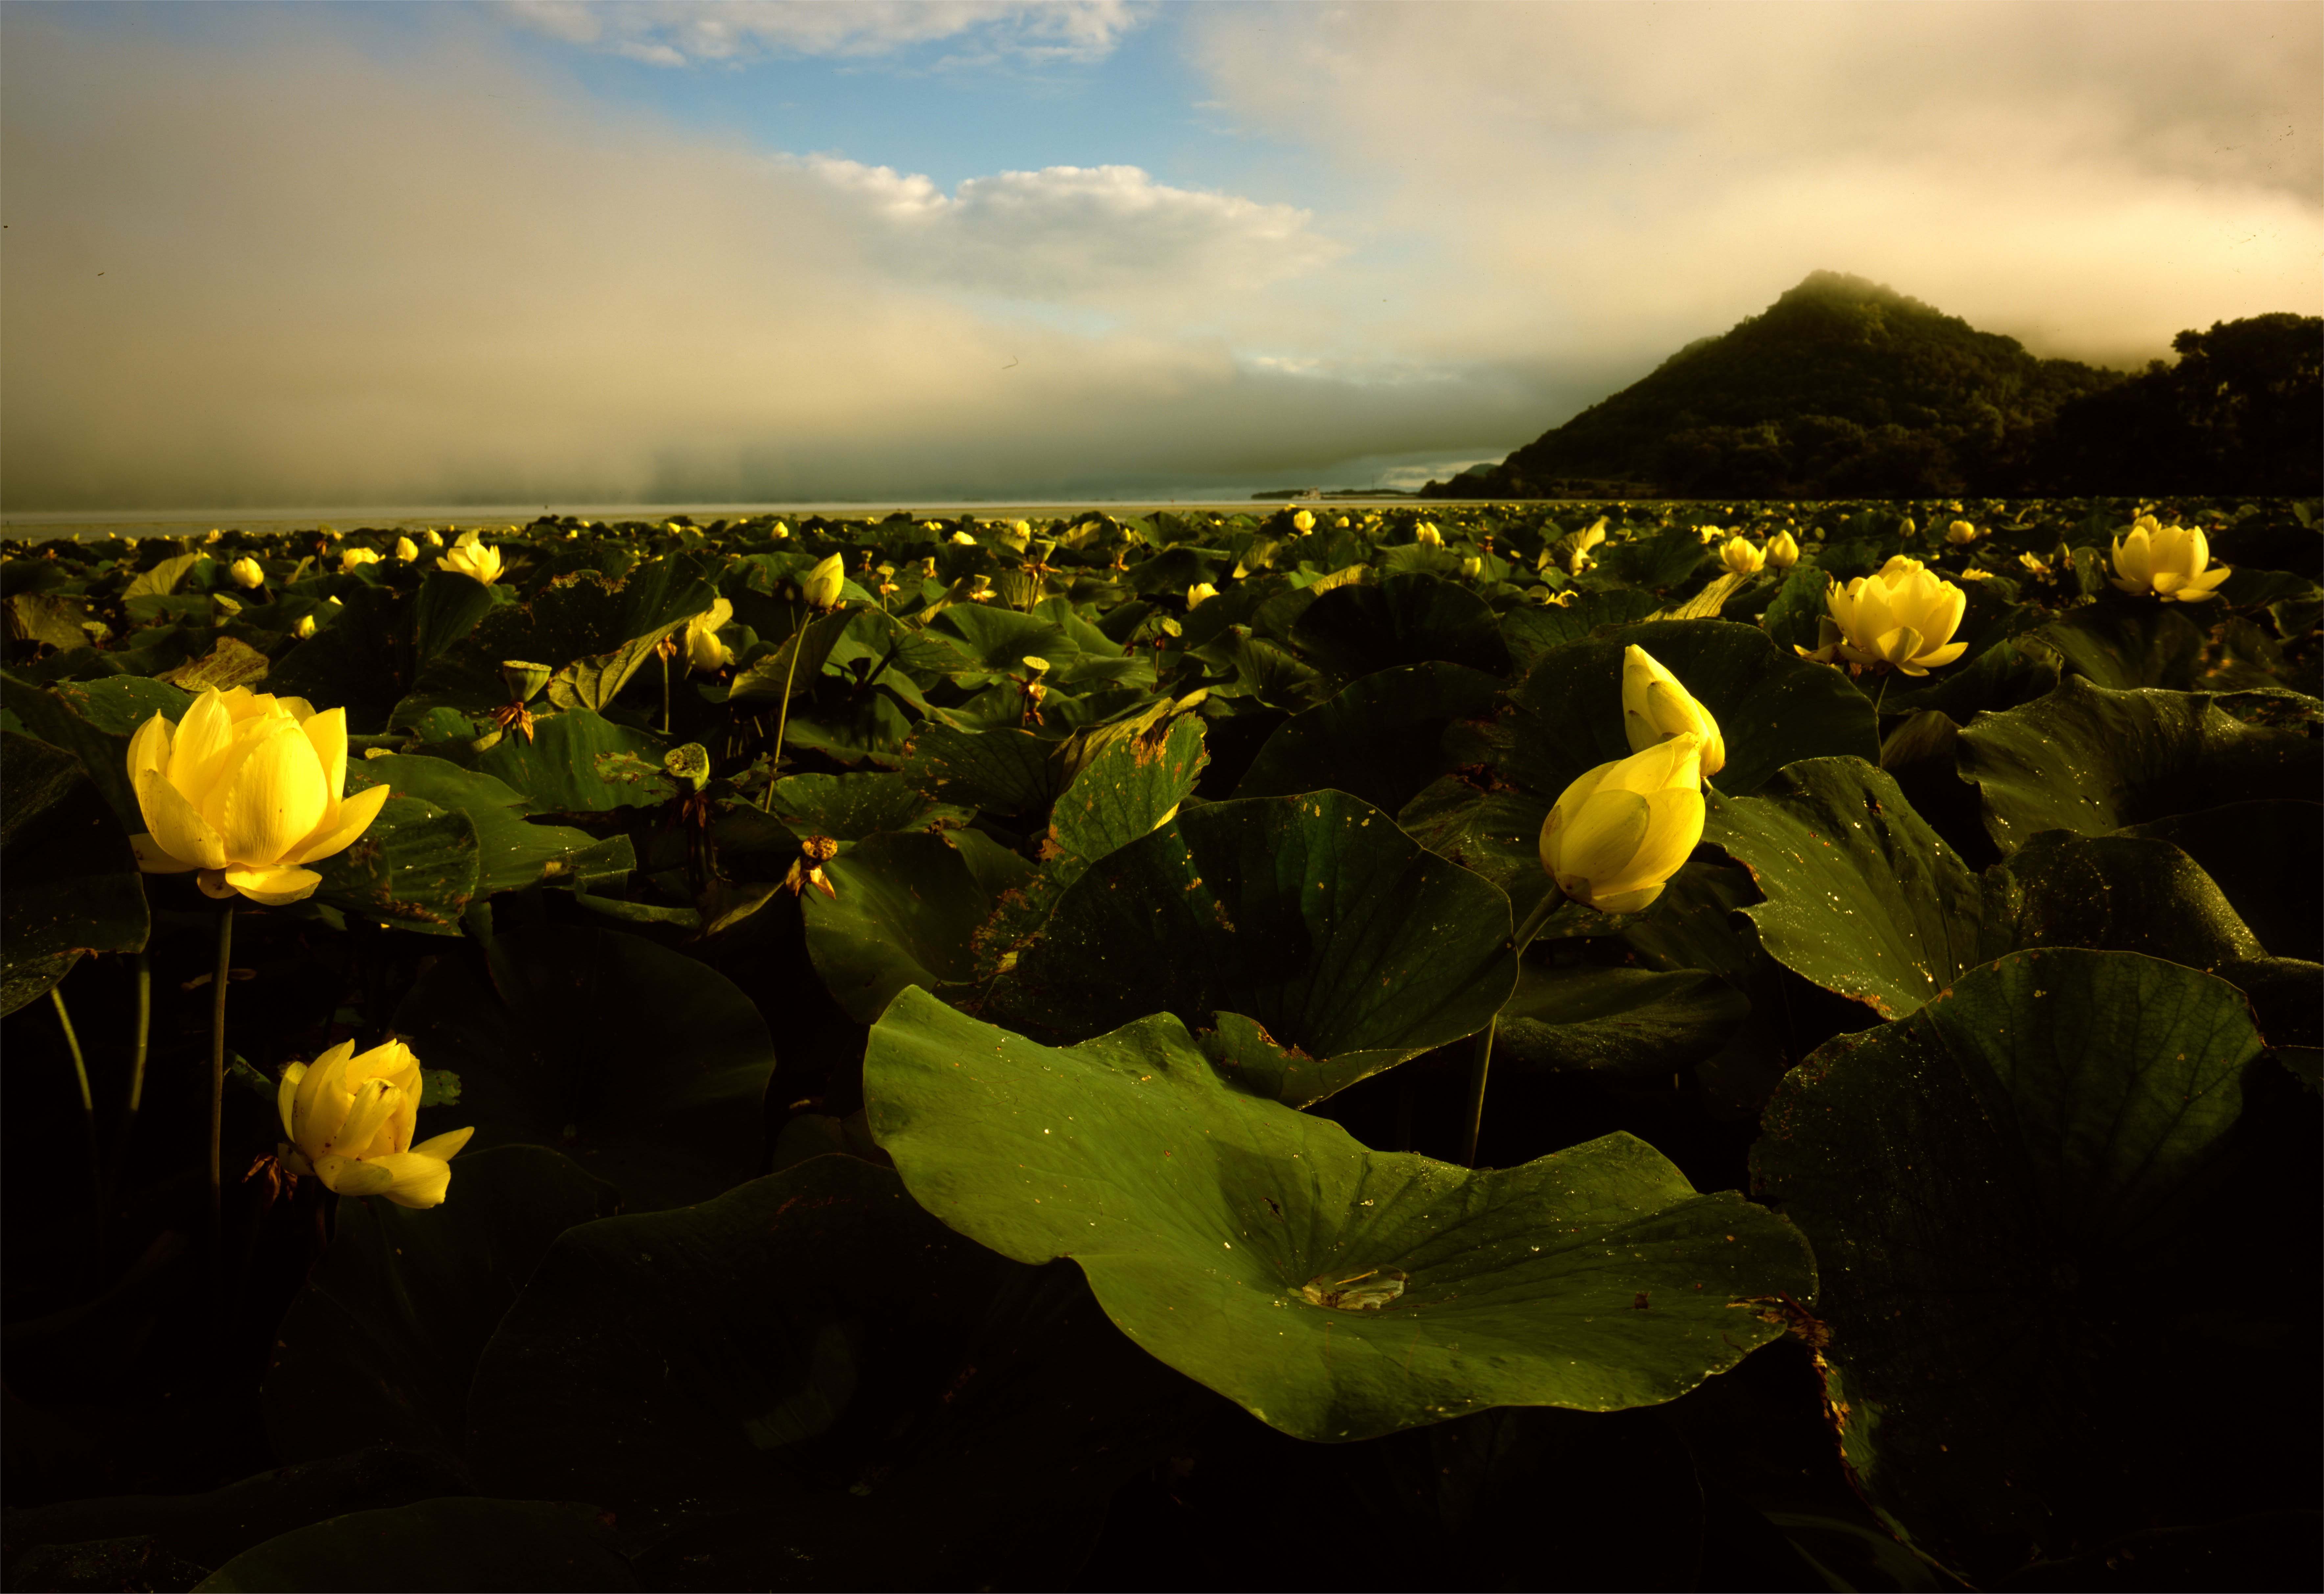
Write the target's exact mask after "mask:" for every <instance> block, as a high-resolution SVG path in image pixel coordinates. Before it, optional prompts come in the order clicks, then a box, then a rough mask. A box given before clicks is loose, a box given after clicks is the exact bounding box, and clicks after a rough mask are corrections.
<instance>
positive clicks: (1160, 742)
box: [864, 704, 1210, 1023]
mask: <svg viewBox="0 0 2324 1594" xmlns="http://www.w3.org/2000/svg"><path fill="white" fill-rule="evenodd" d="M1093 742H1094V743H1095V745H1096V748H1097V751H1096V752H1095V754H1094V755H1093V757H1092V758H1091V759H1090V760H1089V762H1088V763H1087V764H1085V765H1084V766H1083V768H1082V769H1081V772H1080V773H1079V774H1077V775H1075V776H1074V780H1073V784H1072V785H1071V786H1068V787H1067V788H1065V791H1064V793H1063V794H1062V795H1060V796H1059V797H1058V798H1057V799H1056V803H1055V804H1053V805H1052V806H1051V807H1050V810H1049V833H1048V834H1047V835H1046V836H1044V837H1043V838H1042V841H1041V862H1040V867H1039V871H1038V872H1037V873H1035V874H1033V875H1032V876H1031V878H1029V879H1028V880H1024V881H1023V882H1022V883H1020V884H1019V885H1016V886H1014V887H1013V888H1011V889H1008V890H1006V891H1001V892H995V893H994V897H995V898H996V901H995V907H994V911H993V914H992V917H991V919H990V921H988V922H987V924H986V925H985V926H984V927H983V928H982V930H980V931H979V932H978V934H977V938H976V939H977V947H976V968H977V973H976V977H977V979H978V980H979V981H986V980H990V979H991V978H992V977H993V976H994V975H995V974H998V973H1000V972H1003V968H1004V965H1006V966H1011V967H1013V966H1014V964H1015V963H1016V958H1017V956H1018V955H1019V954H1021V952H1022V951H1023V948H1024V946H1025V944H1026V943H1027V942H1028V940H1029V939H1030V938H1031V937H1032V936H1033V935H1036V934H1037V933H1038V932H1039V930H1040V928H1041V926H1043V925H1044V924H1046V923H1047V922H1048V917H1049V915H1050V914H1051V913H1052V912H1053V911H1055V909H1056V905H1057V898H1059V897H1060V896H1062V895H1063V894H1064V892H1065V888H1066V887H1068V886H1070V885H1072V884H1073V883H1074V881H1075V880H1079V879H1081V877H1082V875H1083V874H1084V872H1085V871H1087V870H1088V868H1089V866H1090V865H1091V864H1092V863H1094V862H1095V861H1097V860H1099V859H1100V858H1102V857H1104V856H1106V855H1107V854H1108V853H1110V852H1115V851H1117V850H1118V849H1120V848H1121V847H1125V846H1127V845H1129V844H1130V843H1131V842H1134V841H1136V840H1138V839H1139V837H1140V836H1143V835H1148V834H1151V833H1152V832H1153V831H1154V830H1155V829H1157V827H1158V826H1160V825H1163V824H1165V823H1167V821H1168V820H1169V818H1170V817H1171V815H1175V814H1176V813H1177V811H1178V806H1179V804H1181V803H1183V802H1185V800H1186V798H1187V797H1189V796H1191V795H1192V794H1193V792H1194V780H1195V778H1196V777H1197V776H1199V775H1200V774H1201V773H1202V771H1203V764H1204V762H1205V761H1207V760H1208V758H1209V756H1210V755H1209V751H1208V750H1207V748H1206V747H1205V745H1204V737H1203V721H1202V719H1201V718H1200V716H1198V715H1195V714H1175V715H1174V714H1170V713H1169V708H1168V705H1167V704H1157V705H1156V707H1155V710H1153V711H1149V712H1148V713H1147V714H1141V715H1139V717H1138V718H1137V719H1135V720H1132V721H1126V722H1123V723H1120V724H1119V725H1116V726H1109V727H1106V728H1104V729H1103V730H1102V731H1101V732H1100V733H1098V735H1097V736H1096V737H1095V738H1093ZM878 1017H879V1014H878V1013H876V1012H874V1013H872V1014H871V1015H870V1016H869V1017H867V1018H865V1019H864V1022H865V1023H870V1022H871V1019H872V1018H878Z"/></svg>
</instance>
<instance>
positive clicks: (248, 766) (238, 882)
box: [129, 686, 388, 908]
mask: <svg viewBox="0 0 2324 1594" xmlns="http://www.w3.org/2000/svg"><path fill="white" fill-rule="evenodd" d="M346 779H347V714H346V710H345V709H343V708H334V709H331V710H330V711H328V712H327V713H324V714H317V713H316V712H315V709H314V705H311V704H309V703H308V702H307V700H306V699H304V698H302V697H275V696H270V695H268V694H265V693H256V692H253V691H252V690H251V689H250V688H249V687H247V686H236V687H235V688H234V689H233V690H232V691H230V692H221V691H219V690H218V689H217V687H215V686H213V687H211V688H210V689H209V690H208V691H207V692H205V693H203V694H202V695H201V696H199V697H198V698H196V699H195V700H194V705H193V706H192V707H191V708H189V709H188V710H187V711H186V717H185V718H184V719H182V720H180V722H178V723H177V724H175V725H172V724H171V723H170V722H169V721H168V720H166V719H164V718H162V717H161V715H160V714H155V715H154V716H153V717H152V719H150V720H147V721H146V722H145V723H143V725H141V726H139V727H138V729H137V733H136V734H135V735H134V736H133V737H131V738H130V739H129V784H130V785H131V787H133V788H134V789H135V791H136V793H137V806H138V809H139V811H140V812H141V813H143V815H144V817H145V827H146V829H147V831H148V832H149V833H150V834H145V835H141V836H134V837H132V838H131V844H132V845H133V846H134V847H135V849H136V852H137V866H138V868H140V869H142V870H143V871H145V872H146V873H148V874H182V873H184V872H186V871H188V870H198V871H201V872H200V874H199V875H198V884H199V885H200V886H201V889H203V890H204V891H205V892H206V893H208V895H210V896H212V897H217V898H227V897H232V896H234V895H235V893H237V892H239V893H240V894H241V895H243V896H244V897H247V898H250V899H251V900H252V901H254V902H263V903H265V904H266V905H267V906H268V907H270V908H279V907H281V906H282V905H283V904H284V903H288V902H297V901H299V900H300V899H301V898H305V897H309V896H311V895H313V893H314V889H315V888H316V887H317V886H318V885H320V884H322V883H323V877H322V876H321V875H319V874H317V873H316V872H315V871H313V870H310V869H303V868H301V867H300V865H301V864H306V863H312V862H315V861H318V860H319V859H323V858H328V857H330V856H331V855H332V854H333V853H335V852H340V851H342V850H344V849H345V848H346V846H347V845H348V844H349V843H352V842H353V841H354V840H355V838H356V837H357V836H359V835H361V834H363V833H364V829H365V828H366V827H367V826H368V825H370V824H371V822H372V821H373V820H374V819H375V818H377V817H378V816H379V811H380V808H381V807H382V806H383V805H384V804H385V803H386V801H387V798H388V789H387V788H386V787H384V786H374V787H373V788H370V789H369V790H366V791H361V792H357V793H356V794H355V796H354V797H342V795H341V794H342V792H343V791H344V790H345V788H346Z"/></svg>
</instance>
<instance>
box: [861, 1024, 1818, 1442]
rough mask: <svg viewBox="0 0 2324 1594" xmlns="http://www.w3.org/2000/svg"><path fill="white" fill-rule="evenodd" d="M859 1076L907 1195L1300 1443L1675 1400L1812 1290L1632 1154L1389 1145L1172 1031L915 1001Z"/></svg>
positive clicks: (1701, 1199) (1756, 1225)
mask: <svg viewBox="0 0 2324 1594" xmlns="http://www.w3.org/2000/svg"><path fill="white" fill-rule="evenodd" d="M863 1074H864V1082H863V1083H864V1101H865V1103H866V1106H867V1108H868V1110H869V1112H870V1116H871V1130H872V1134H873V1136H874V1138H877V1139H878V1141H879V1142H880V1144H881V1147H884V1148H885V1149H886V1150H887V1152H888V1153H889V1155H890V1156H893V1157H894V1158H895V1159H896V1166H897V1168H898V1170H899V1172H900V1173H901V1174H902V1175H903V1178H904V1182H905V1184H906V1185H907V1186H908V1188H909V1189H910V1191H911V1193H912V1195H913V1198H914V1199H915V1200H917V1201H918V1202H920V1203H921V1204H922V1205H923V1206H925V1207H927V1209H928V1210H929V1211H930V1212H935V1213H936V1215H937V1216H939V1217H941V1218H942V1219H944V1221H945V1222H946V1223H948V1224H950V1225H951V1226H952V1227H953V1228H954V1229H956V1230H959V1231H960V1232H962V1233H964V1234H966V1235H967V1236H968V1237H969V1238H971V1239H974V1240H976V1241H978V1242H979V1243H980V1244H983V1245H986V1246H990V1247H991V1248H993V1249H995V1250H997V1251H999V1252H1001V1254H1002V1255H1003V1256H1007V1257H1010V1258H1016V1259H1017V1260H1019V1261H1025V1262H1045V1261H1047V1260H1049V1259H1050V1258H1055V1257H1071V1258H1073V1259H1074V1261H1075V1262H1077V1263H1078V1264H1079V1265H1080V1267H1081V1268H1082V1271H1083V1272H1084V1274H1086V1275H1087V1276H1088V1277H1089V1281H1090V1287H1091V1288H1092V1289H1093V1290H1094V1291H1095V1292H1096V1295H1097V1298H1098V1301H1099V1303H1100V1304H1102V1306H1103V1307H1104V1308H1105V1311H1106V1314H1107V1315H1108V1316H1109V1317H1111V1318H1112V1319H1113V1321H1114V1322H1115V1323H1116V1324H1117V1325H1119V1326H1120V1329H1121V1330H1122V1331H1123V1332H1125V1333H1127V1334H1128V1335H1129V1336H1130V1338H1131V1339H1133V1340H1135V1341H1137V1342H1138V1343H1139V1345H1140V1346H1142V1347H1144V1348H1145V1349H1146V1350H1148V1351H1150V1352H1151V1353H1152V1354H1153V1355H1155V1356H1156V1357H1157V1358H1159V1359H1161V1360H1162V1361H1164V1362H1166V1363H1167V1364H1168V1365H1170V1366H1172V1367H1174V1368H1177V1369H1178V1370H1179V1371H1180V1372H1183V1373H1185V1374H1186V1375H1187V1376H1188V1377H1192V1378H1194V1379H1196V1380H1197V1381H1199V1382H1201V1383H1203V1384H1205V1385H1208V1386H1209V1387H1212V1388H1213V1389H1216V1390H1217V1391H1218V1392H1219V1393H1221V1394H1222V1395H1224V1396H1227V1397H1228V1398H1229V1399H1231V1400H1233V1401H1234V1402H1236V1403H1237V1404H1238V1405H1241V1406H1243V1407H1244V1408H1245V1409H1246V1410H1248V1411H1250V1413H1251V1414H1253V1415H1255V1416H1257V1417H1259V1418H1260V1419H1261V1420H1262V1421H1265V1422H1267V1423H1268V1424H1272V1425H1274V1426H1275V1427H1277V1428H1280V1429H1283V1430H1284V1431H1285V1432H1286V1433H1294V1434H1297V1435H1299V1436H1300V1437H1302V1438H1306V1439H1325V1440H1339V1439H1364V1438H1369V1437H1371V1436H1372V1435H1375V1434H1379V1433H1393V1432H1395V1431H1397V1430H1398V1429H1401V1428H1409V1427H1415V1426H1417V1425H1420V1424H1426V1423H1433V1422H1436V1421H1439V1420H1441V1419H1443V1418H1445V1417H1449V1416H1457V1415H1461V1414H1466V1413H1469V1412H1473V1411H1479V1410H1481V1409H1483V1408H1485V1407H1488V1406H1494V1405H1565V1406H1574V1407H1579V1408H1582V1409H1584V1410H1591V1411H1606V1410H1611V1409H1613V1408H1616V1407H1620V1406H1630V1405H1650V1404H1653V1403H1655V1402H1658V1401H1664V1400H1668V1399H1671V1398H1672V1397H1674V1396H1677V1395H1679V1394H1681V1393H1682V1392H1683V1391H1684V1390H1686V1389H1689V1388H1692V1387H1693V1386H1695V1385H1696V1384H1699V1383H1701V1381H1702V1380H1703V1379H1704V1378H1706V1377H1710V1376H1711V1374H1713V1373H1716V1372H1719V1371H1721V1370H1723V1369H1724V1368H1729V1367H1731V1366H1733V1365H1734V1364H1735V1363H1736V1362H1737V1361H1738V1360H1740V1359H1742V1357H1743V1356H1744V1354H1745V1353H1747V1352H1748V1350H1750V1349H1751V1348H1752V1347H1754V1346H1756V1345H1758V1344H1761V1343H1763V1342H1765V1341H1766V1340H1768V1339H1770V1338H1772V1337H1773V1336H1774V1334H1775V1332H1777V1330H1775V1329H1773V1328H1771V1327H1770V1326H1768V1325H1767V1324H1766V1323H1764V1322H1761V1321H1760V1320H1759V1318H1758V1317H1757V1314H1756V1313H1754V1311H1753V1309H1752V1308H1751V1307H1749V1306H1748V1305H1746V1304H1739V1303H1742V1302H1745V1301H1747V1300H1748V1299H1750V1298H1754V1297H1759V1296H1774V1295H1782V1294H1788V1295H1793V1296H1794V1297H1798V1298H1802V1299H1805V1298H1807V1297H1808V1296H1810V1295H1812V1293H1813V1290H1814V1288H1815V1268H1814V1265H1813V1263H1812V1260H1811V1259H1810V1258H1809V1256H1808V1252H1807V1248H1806V1247H1805V1245H1803V1243H1802V1242H1801V1240H1800V1239H1799V1237H1798V1236H1797V1235H1796V1234H1794V1232H1793V1231H1792V1230H1791V1229H1790V1228H1789V1226H1788V1225H1786V1224H1785V1223H1784V1222H1783V1221H1781V1220H1779V1219H1777V1218H1775V1216H1774V1215H1773V1214H1771V1213H1768V1212H1764V1211H1761V1210H1760V1209H1758V1208H1756V1207H1753V1206H1752V1205H1751V1204H1750V1203H1748V1202H1745V1201H1744V1200H1743V1199H1742V1198H1741V1197H1740V1196H1738V1195H1737V1194H1735V1193H1732V1192H1720V1193H1711V1194H1698V1193H1695V1191H1694V1190H1693V1189H1692V1187H1690V1186H1689V1185H1688V1184H1687V1183H1686V1181H1685V1180H1684V1179H1683V1178H1682V1177H1681V1176H1680V1175H1679V1174H1678V1172H1677V1170H1676V1169H1675V1168H1674V1167H1672V1166H1671V1165H1670V1164H1669V1163H1668V1162H1666V1161H1665V1160H1664V1158H1663V1157H1662V1156H1661V1155H1660V1154H1658V1153H1657V1152H1655V1150H1654V1149H1653V1147H1649V1146H1647V1145H1646V1144H1645V1143H1644V1142H1643V1141H1640V1140H1637V1139H1634V1138H1631V1137H1630V1136H1628V1135H1609V1136H1607V1137H1605V1138H1601V1139H1598V1140H1592V1141H1590V1142H1588V1143H1587V1144H1584V1145H1582V1146H1577V1147H1573V1148H1572V1149H1571V1150H1568V1151H1563V1152H1559V1153H1556V1154H1554V1155H1553V1156H1545V1157H1541V1158H1537V1159H1536V1160H1535V1161H1533V1162H1530V1163H1527V1164H1526V1165H1525V1166H1522V1167H1517V1168H1509V1169H1505V1170H1500V1171H1491V1170H1487V1171H1473V1172H1472V1171H1471V1170H1469V1169H1465V1168H1459V1167H1454V1166H1450V1165H1447V1164H1444V1163H1439V1162H1434V1161H1432V1160H1430V1159H1429V1158H1427V1157H1424V1156H1410V1155H1406V1154H1401V1153H1384V1152H1374V1151H1369V1150H1366V1149H1365V1148H1364V1147H1362V1146H1360V1145H1359V1144H1357V1142H1356V1141H1355V1140H1354V1139H1352V1138H1351V1137H1350V1136H1349V1135H1348V1133H1347V1132H1346V1131H1345V1130H1344V1129H1341V1128H1340V1126H1339V1125H1337V1124H1335V1123H1333V1122H1331V1121H1330V1120H1329V1119H1321V1118H1316V1117H1314V1116H1311V1115H1309V1114H1306V1113H1302V1112H1296V1111H1294V1110H1291V1109H1289V1108H1286V1107H1284V1106H1281V1105H1280V1104H1278V1103H1275V1102H1270V1101H1259V1100H1255V1099H1253V1098H1252V1097H1250V1096H1248V1095H1246V1094H1244V1093H1243V1092H1240V1091H1238V1090H1236V1089H1234V1088H1233V1087H1232V1086H1231V1085H1229V1084H1228V1083H1226V1082H1225V1081H1224V1080H1223V1079H1222V1078H1221V1077H1220V1076H1219V1074H1218V1073H1217V1072H1216V1071H1215V1070H1214V1069H1213V1067H1212V1066H1211V1064H1209V1063H1208V1062H1207V1061H1206V1060H1205V1059H1204V1057H1203V1054H1202V1052H1201V1051H1200V1049H1199V1048H1198V1047H1197V1046H1195V1044H1194V1039H1193V1037H1191V1036H1189V1035H1188V1034H1187V1032H1186V1029H1185V1026H1184V1025H1183V1024H1181V1023H1179V1022H1178V1020H1177V1019H1176V1018H1172V1017H1170V1016H1168V1015H1167V1014H1157V1015H1156V1016H1154V1017H1152V1018H1142V1019H1139V1021H1138V1022H1136V1023H1134V1024H1131V1025H1129V1026H1127V1027H1124V1028H1122V1029H1120V1030H1117V1031H1116V1032H1114V1033H1113V1034H1111V1035H1108V1036H1105V1037H1101V1038H1098V1039H1095V1040H1090V1041H1085V1042H1084V1043H1083V1044H1081V1045H1080V1046H1072V1047H1066V1048H1064V1049H1052V1048H1049V1047H1047V1046H1037V1045H1036V1044H1034V1043H1033V1042H1031V1041H1028V1040H1026V1039H1024V1038H1023V1037H1019V1036H1016V1035H1012V1034H1010V1033H1009V1032H1008V1031H1005V1030H1001V1029H996V1028H994V1027H991V1026H990V1025H986V1024H981V1023H979V1022H977V1021H976V1020H974V1019H973V1018H968V1017H966V1016H965V1015H964V1014H961V1013H957V1012H954V1010H952V1009H949V1008H946V1007H945V1006H944V1005H943V1004H942V1003H940V1002H938V1001H936V1000H935V999H934V998H931V997H928V996H927V995H925V994H922V993H919V992H913V991H907V992H906V993H905V994H904V995H903V996H901V997H899V999H898V1000H897V1001H896V1003H895V1005H894V1006H893V1007H891V1008H890V1009H889V1011H888V1012H887V1014H886V1015H885V1016H883V1017H882V1018H881V1021H880V1023H879V1024H877V1025H875V1026H874V1027H872V1031H871V1042H870V1045H869V1046H868V1048H867V1050H866V1052H865V1055H864V1064H863ZM1342 1281H1348V1282H1345V1283H1342ZM1397 1285H1401V1286H1402V1287H1401V1288H1400V1289H1399V1288H1397V1287H1396V1286H1397ZM1366 1286H1369V1289H1370V1294H1369V1300H1370V1301H1371V1302H1373V1303H1376V1304H1369V1305H1367V1304H1364V1302H1365V1301H1366V1300H1367V1296H1366V1295H1365V1294H1364V1293H1363V1292H1364V1291H1365V1289H1366ZM1310 1288H1313V1289H1314V1291H1315V1293H1316V1295H1320V1296H1321V1297H1322V1298H1323V1300H1326V1301H1329V1300H1333V1299H1335V1298H1336V1299H1337V1300H1339V1301H1340V1302H1341V1304H1339V1305H1332V1304H1317V1303H1316V1301H1315V1300H1314V1298H1311V1296H1310V1295H1307V1294H1305V1293H1303V1292H1304V1291H1305V1290H1307V1289H1310ZM1348 1292H1353V1294H1352V1295H1351V1294H1350V1293H1348Z"/></svg>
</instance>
